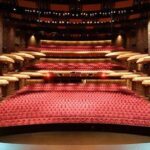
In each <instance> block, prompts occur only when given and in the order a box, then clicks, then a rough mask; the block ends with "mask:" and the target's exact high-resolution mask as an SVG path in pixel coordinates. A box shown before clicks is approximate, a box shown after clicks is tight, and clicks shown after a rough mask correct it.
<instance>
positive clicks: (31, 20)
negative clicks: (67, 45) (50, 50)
mask: <svg viewBox="0 0 150 150" xmlns="http://www.w3.org/2000/svg"><path fill="white" fill-rule="evenodd" d="M149 8H150V1H149V0H0V12H2V13H3V16H4V20H5V23H6V25H10V24H11V25H13V26H15V27H16V28H17V30H19V29H21V30H23V31H24V32H27V33H29V34H30V33H31V32H32V33H33V32H34V33H37V34H40V35H41V36H47V37H48V38H49V37H50V38H56V39H64V38H65V39H67V38H68V39H70V38H71V39H72V38H77V39H93V40H94V39H100V38H102V39H104V38H106V39H107V38H110V37H111V36H112V35H114V34H118V33H123V32H124V33H125V32H127V31H129V30H134V29H135V25H136V27H137V26H138V25H142V24H143V23H145V22H146V21H147V19H148V18H149V15H150V10H149ZM54 33H55V34H54Z"/></svg>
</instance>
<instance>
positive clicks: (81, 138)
mask: <svg viewBox="0 0 150 150" xmlns="http://www.w3.org/2000/svg"><path fill="white" fill-rule="evenodd" d="M0 142H4V143H17V144H40V145H109V144H137V143H150V137H148V136H140V135H132V134H120V133H111V132H40V133H28V134H18V135H9V136H3V137H0Z"/></svg>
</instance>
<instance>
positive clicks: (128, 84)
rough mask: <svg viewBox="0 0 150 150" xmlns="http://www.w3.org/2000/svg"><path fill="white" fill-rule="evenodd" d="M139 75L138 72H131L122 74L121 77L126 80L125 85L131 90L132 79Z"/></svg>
mask: <svg viewBox="0 0 150 150" xmlns="http://www.w3.org/2000/svg"><path fill="white" fill-rule="evenodd" d="M140 76H141V75H140V74H135V73H131V74H127V75H123V76H121V78H122V79H125V80H126V85H127V87H128V88H129V89H131V90H132V79H133V78H135V77H140Z"/></svg>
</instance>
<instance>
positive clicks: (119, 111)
mask: <svg viewBox="0 0 150 150" xmlns="http://www.w3.org/2000/svg"><path fill="white" fill-rule="evenodd" d="M53 123H98V124H116V125H130V126H141V127H150V102H148V101H146V100H144V99H143V98H141V97H139V96H137V95H136V94H135V93H133V92H132V91H129V90H128V89H127V88H125V87H122V86H118V85H116V84H108V85H99V84H86V85H84V84H36V85H31V86H27V87H25V88H23V89H22V90H20V91H19V92H17V93H16V94H15V95H13V96H11V97H9V98H7V99H5V100H3V101H2V102H0V127H9V126H21V125H34V124H53Z"/></svg>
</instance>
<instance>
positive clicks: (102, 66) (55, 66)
mask: <svg viewBox="0 0 150 150" xmlns="http://www.w3.org/2000/svg"><path fill="white" fill-rule="evenodd" d="M27 69H49V70H124V69H125V67H123V66H121V65H118V64H115V63H108V62H107V63H106V62H98V63H59V62H55V63H51V62H39V63H36V64H34V65H32V66H29V67H27Z"/></svg>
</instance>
